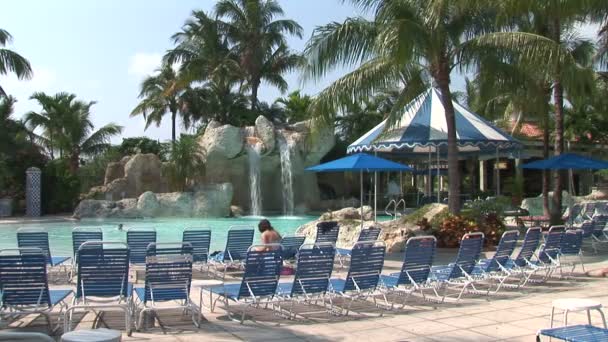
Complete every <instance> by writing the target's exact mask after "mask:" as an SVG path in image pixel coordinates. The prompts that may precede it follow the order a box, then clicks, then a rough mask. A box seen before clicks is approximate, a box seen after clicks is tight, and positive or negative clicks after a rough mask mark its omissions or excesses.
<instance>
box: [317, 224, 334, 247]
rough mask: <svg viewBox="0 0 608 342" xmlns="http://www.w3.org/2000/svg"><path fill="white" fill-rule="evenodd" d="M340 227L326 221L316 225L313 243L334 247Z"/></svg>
mask: <svg viewBox="0 0 608 342" xmlns="http://www.w3.org/2000/svg"><path fill="white" fill-rule="evenodd" d="M339 234H340V226H339V225H338V222H336V221H326V222H319V223H317V236H316V237H315V243H320V242H329V243H333V244H334V245H335V244H336V243H337V242H338V235H339Z"/></svg>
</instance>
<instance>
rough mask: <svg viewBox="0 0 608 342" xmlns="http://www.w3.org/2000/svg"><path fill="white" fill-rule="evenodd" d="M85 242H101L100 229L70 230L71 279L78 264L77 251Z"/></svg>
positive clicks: (78, 228) (82, 228)
mask: <svg viewBox="0 0 608 342" xmlns="http://www.w3.org/2000/svg"><path fill="white" fill-rule="evenodd" d="M87 241H103V231H102V230H101V228H93V227H76V228H74V229H72V253H73V254H72V260H73V263H72V274H71V275H70V276H69V278H70V279H72V276H73V274H74V273H76V265H77V264H78V249H79V248H80V245H82V244H83V243H85V242H87Z"/></svg>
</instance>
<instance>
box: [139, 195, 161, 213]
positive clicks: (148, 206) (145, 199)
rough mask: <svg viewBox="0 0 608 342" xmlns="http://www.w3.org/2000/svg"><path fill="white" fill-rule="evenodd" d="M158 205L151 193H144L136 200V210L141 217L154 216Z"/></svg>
mask: <svg viewBox="0 0 608 342" xmlns="http://www.w3.org/2000/svg"><path fill="white" fill-rule="evenodd" d="M159 207H160V204H159V203H158V199H157V198H156V195H155V194H154V193H153V192H152V191H146V192H144V193H143V194H141V195H140V196H139V198H138V199H137V210H139V213H140V214H141V216H143V217H154V216H156V214H157V212H158V209H159Z"/></svg>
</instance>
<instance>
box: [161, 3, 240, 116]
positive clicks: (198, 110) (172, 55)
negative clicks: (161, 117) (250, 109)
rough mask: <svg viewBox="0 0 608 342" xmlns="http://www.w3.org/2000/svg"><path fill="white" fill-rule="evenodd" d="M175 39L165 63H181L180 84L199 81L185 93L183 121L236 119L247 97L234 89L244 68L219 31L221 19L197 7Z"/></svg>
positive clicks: (175, 35)
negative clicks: (174, 44) (210, 15)
mask: <svg viewBox="0 0 608 342" xmlns="http://www.w3.org/2000/svg"><path fill="white" fill-rule="evenodd" d="M173 40H174V42H175V43H176V47H175V48H173V49H171V50H168V51H167V53H166V54H165V56H164V59H163V61H164V63H165V64H170V65H173V64H180V65H181V66H180V71H179V75H180V79H179V83H180V85H181V86H183V85H187V84H192V83H196V84H198V86H196V87H192V89H191V91H189V92H186V93H185V94H184V97H185V98H184V100H185V101H184V102H185V103H186V104H187V106H186V107H187V108H186V110H185V111H184V113H183V116H184V122H185V123H188V124H190V123H191V122H194V121H198V120H202V121H208V120H210V119H214V120H217V121H219V122H221V123H233V121H234V120H233V117H239V116H240V115H241V114H242V113H243V111H244V110H245V107H246V106H247V104H248V101H247V99H246V98H245V97H244V96H243V95H242V94H241V93H238V92H235V90H234V88H235V86H237V85H238V84H239V83H242V79H241V76H242V72H241V68H240V66H239V63H238V61H237V59H236V56H235V55H234V54H233V53H232V52H231V50H230V47H229V45H228V40H227V38H226V36H225V35H224V34H223V33H221V32H220V28H219V22H218V21H217V20H215V19H212V18H210V17H209V16H208V15H207V14H206V13H205V12H203V11H194V12H193V13H192V16H191V18H189V19H188V20H187V21H186V23H185V24H184V27H183V28H182V31H180V32H178V33H176V34H174V35H173ZM237 121H238V120H237Z"/></svg>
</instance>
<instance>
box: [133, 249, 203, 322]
mask: <svg viewBox="0 0 608 342" xmlns="http://www.w3.org/2000/svg"><path fill="white" fill-rule="evenodd" d="M191 282H192V245H190V243H189V242H179V243H170V242H169V243H152V244H150V245H149V246H148V250H147V257H146V283H145V286H144V287H136V288H135V294H136V295H137V299H138V301H137V304H138V305H137V306H136V308H137V311H138V312H139V314H138V317H139V319H138V320H137V330H138V331H139V330H140V329H141V328H142V323H143V320H144V315H145V314H146V312H149V311H152V312H156V311H159V310H165V309H183V310H186V311H189V312H190V314H191V316H192V322H193V323H194V325H196V326H197V327H198V326H199V318H200V314H199V310H197V307H196V305H195V304H194V303H193V302H192V301H191V300H190V283H191ZM159 303H164V304H163V305H162V306H159V305H157V304H159ZM167 303H171V304H167Z"/></svg>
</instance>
